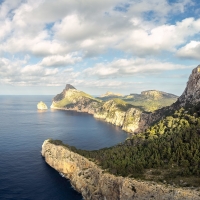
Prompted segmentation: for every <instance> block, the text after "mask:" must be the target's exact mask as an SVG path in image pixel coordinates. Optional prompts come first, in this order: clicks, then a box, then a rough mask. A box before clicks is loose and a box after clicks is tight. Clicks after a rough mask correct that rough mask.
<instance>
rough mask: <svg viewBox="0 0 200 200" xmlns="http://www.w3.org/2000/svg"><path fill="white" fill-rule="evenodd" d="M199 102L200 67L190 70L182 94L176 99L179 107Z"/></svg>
mask: <svg viewBox="0 0 200 200" xmlns="http://www.w3.org/2000/svg"><path fill="white" fill-rule="evenodd" d="M198 102H200V65H198V66H197V67H196V68H194V69H193V70H192V74H191V75H190V77H189V80H188V82H187V86H186V88H185V90H184V92H183V94H182V95H181V96H180V97H179V98H178V102H177V103H179V104H180V105H181V106H184V105H186V104H187V103H188V104H196V103H198Z"/></svg>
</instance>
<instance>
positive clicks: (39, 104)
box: [37, 101, 48, 110]
mask: <svg viewBox="0 0 200 200" xmlns="http://www.w3.org/2000/svg"><path fill="white" fill-rule="evenodd" d="M37 109H38V110H47V109H48V107H47V105H46V104H45V103H44V102H42V101H40V102H39V103H38V104H37Z"/></svg>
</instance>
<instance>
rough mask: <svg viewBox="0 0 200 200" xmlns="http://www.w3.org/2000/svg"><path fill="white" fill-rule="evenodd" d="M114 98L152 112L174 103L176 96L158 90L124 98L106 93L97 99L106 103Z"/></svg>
mask: <svg viewBox="0 0 200 200" xmlns="http://www.w3.org/2000/svg"><path fill="white" fill-rule="evenodd" d="M114 98H119V99H122V100H123V101H125V102H127V103H129V104H132V105H133V106H135V107H137V108H139V109H141V110H142V111H147V112H153V111H155V110H157V109H160V108H163V107H165V106H170V105H171V104H173V103H174V102H176V100H177V98H178V96H176V95H174V94H170V93H166V92H162V91H158V90H147V91H142V92H141V94H130V95H124V96H123V95H120V94H115V93H112V92H107V93H106V94H104V95H101V96H100V97H98V99H100V100H103V101H108V100H111V99H114Z"/></svg>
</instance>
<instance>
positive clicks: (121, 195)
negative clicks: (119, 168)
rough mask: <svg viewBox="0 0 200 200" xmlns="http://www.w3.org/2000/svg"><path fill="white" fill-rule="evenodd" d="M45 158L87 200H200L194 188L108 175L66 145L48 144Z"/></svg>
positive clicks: (46, 143)
mask: <svg viewBox="0 0 200 200" xmlns="http://www.w3.org/2000/svg"><path fill="white" fill-rule="evenodd" d="M41 154H42V156H43V157H44V158H45V161H46V162H47V164H49V165H50V166H51V167H52V168H54V169H55V170H57V171H58V172H60V173H62V174H64V175H65V177H66V178H67V179H69V180H70V182H71V184H72V186H73V187H74V189H75V190H76V191H78V192H79V193H81V194H82V195H83V198H84V199H85V200H89V199H92V200H97V199H98V200H101V199H102V200H103V199H109V200H116V199H119V200H125V199H126V200H131V199H135V200H142V199H143V200H147V199H148V200H149V199H157V200H161V199H180V200H190V199H191V200H198V199H199V198H200V192H199V191H197V190H195V189H191V188H178V187H175V186H171V185H165V184H162V183H155V182H148V181H141V180H136V179H133V178H128V177H121V176H115V175H112V174H109V173H107V172H106V171H104V170H102V169H101V168H100V167H98V166H97V165H96V164H95V163H93V162H91V161H89V160H88V159H87V158H85V157H83V156H81V155H79V154H76V153H74V152H72V151H70V150H69V149H68V148H67V147H65V146H62V145H55V144H52V143H51V140H45V141H44V143H43V145H42V151H41Z"/></svg>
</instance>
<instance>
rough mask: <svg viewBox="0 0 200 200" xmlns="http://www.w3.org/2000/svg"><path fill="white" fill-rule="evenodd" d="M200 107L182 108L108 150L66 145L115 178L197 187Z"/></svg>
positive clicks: (198, 179)
mask: <svg viewBox="0 0 200 200" xmlns="http://www.w3.org/2000/svg"><path fill="white" fill-rule="evenodd" d="M199 108H200V105H196V106H188V107H187V109H184V108H181V109H179V110H178V111H175V112H174V113H173V114H172V115H171V116H168V117H166V118H164V119H162V120H160V121H159V122H158V123H156V124H155V125H154V126H152V127H150V128H148V129H147V130H146V131H145V132H143V133H140V134H137V135H134V136H133V137H131V138H129V139H127V140H126V141H125V142H124V143H122V144H119V145H116V146H113V147H110V148H104V149H100V150H94V151H86V150H80V149H76V148H75V147H70V146H68V145H65V146H67V147H68V148H69V149H71V150H72V151H74V152H76V153H78V154H80V155H82V156H85V157H86V158H88V159H90V160H92V161H94V162H96V163H97V164H98V165H99V166H101V167H102V168H103V169H104V170H105V171H107V172H109V173H112V174H115V175H121V176H129V177H135V178H141V179H146V180H154V181H162V182H167V183H175V184H179V185H181V186H200V117H199V115H200V113H199ZM58 143H59V144H58V145H60V144H62V143H61V142H58ZM62 145H63V144H62Z"/></svg>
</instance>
